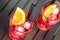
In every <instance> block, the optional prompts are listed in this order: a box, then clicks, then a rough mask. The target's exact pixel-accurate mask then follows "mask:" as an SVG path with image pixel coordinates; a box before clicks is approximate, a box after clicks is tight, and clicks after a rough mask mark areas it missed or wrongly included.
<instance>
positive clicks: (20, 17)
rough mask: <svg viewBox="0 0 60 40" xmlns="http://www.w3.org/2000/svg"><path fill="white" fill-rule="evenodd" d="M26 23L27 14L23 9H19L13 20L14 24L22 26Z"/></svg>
mask: <svg viewBox="0 0 60 40" xmlns="http://www.w3.org/2000/svg"><path fill="white" fill-rule="evenodd" d="M24 22H25V12H24V11H23V10H22V9H21V8H19V7H17V9H16V11H15V13H14V15H13V18H12V24H13V25H20V24H22V23H24Z"/></svg>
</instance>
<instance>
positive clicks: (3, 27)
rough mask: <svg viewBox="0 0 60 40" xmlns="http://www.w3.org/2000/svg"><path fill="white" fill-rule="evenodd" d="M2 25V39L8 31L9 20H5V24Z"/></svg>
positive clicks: (0, 34) (0, 30)
mask: <svg viewBox="0 0 60 40" xmlns="http://www.w3.org/2000/svg"><path fill="white" fill-rule="evenodd" d="M8 19H9V18H8ZM1 27H2V28H1V29H0V40H1V39H2V36H3V35H4V33H5V32H6V31H7V29H8V27H9V20H5V22H4V23H3V25H1Z"/></svg>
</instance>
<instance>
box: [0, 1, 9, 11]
mask: <svg viewBox="0 0 60 40" xmlns="http://www.w3.org/2000/svg"><path fill="white" fill-rule="evenodd" d="M9 1H10V0H4V1H3V0H0V11H1V9H2V8H3V7H4V6H5V5H7V3H9Z"/></svg>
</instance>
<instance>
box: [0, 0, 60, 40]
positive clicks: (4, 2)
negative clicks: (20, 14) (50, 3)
mask: <svg viewBox="0 0 60 40" xmlns="http://www.w3.org/2000/svg"><path fill="white" fill-rule="evenodd" d="M45 1H46V0H0V40H11V39H10V38H9V36H8V31H9V19H10V15H11V14H12V13H13V12H14V11H15V9H16V7H20V8H22V9H23V10H26V11H29V8H30V6H31V4H35V5H36V7H35V8H34V9H33V11H32V13H31V15H30V19H31V18H32V17H34V19H31V20H32V21H36V18H37V16H38V15H39V12H40V10H41V7H42V4H43V3H44V2H45ZM57 1H58V2H59V3H60V0H57ZM24 40H60V22H58V23H57V24H56V25H55V27H53V28H52V29H51V30H48V31H41V30H38V28H37V26H36V25H34V27H33V29H32V30H31V32H29V33H28V34H27V35H26V37H25V38H24Z"/></svg>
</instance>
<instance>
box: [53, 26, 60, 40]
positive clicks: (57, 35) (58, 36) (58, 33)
mask: <svg viewBox="0 0 60 40" xmlns="http://www.w3.org/2000/svg"><path fill="white" fill-rule="evenodd" d="M58 29H59V30H58V31H57V33H56V35H55V38H54V39H53V40H60V26H59V27H58Z"/></svg>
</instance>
